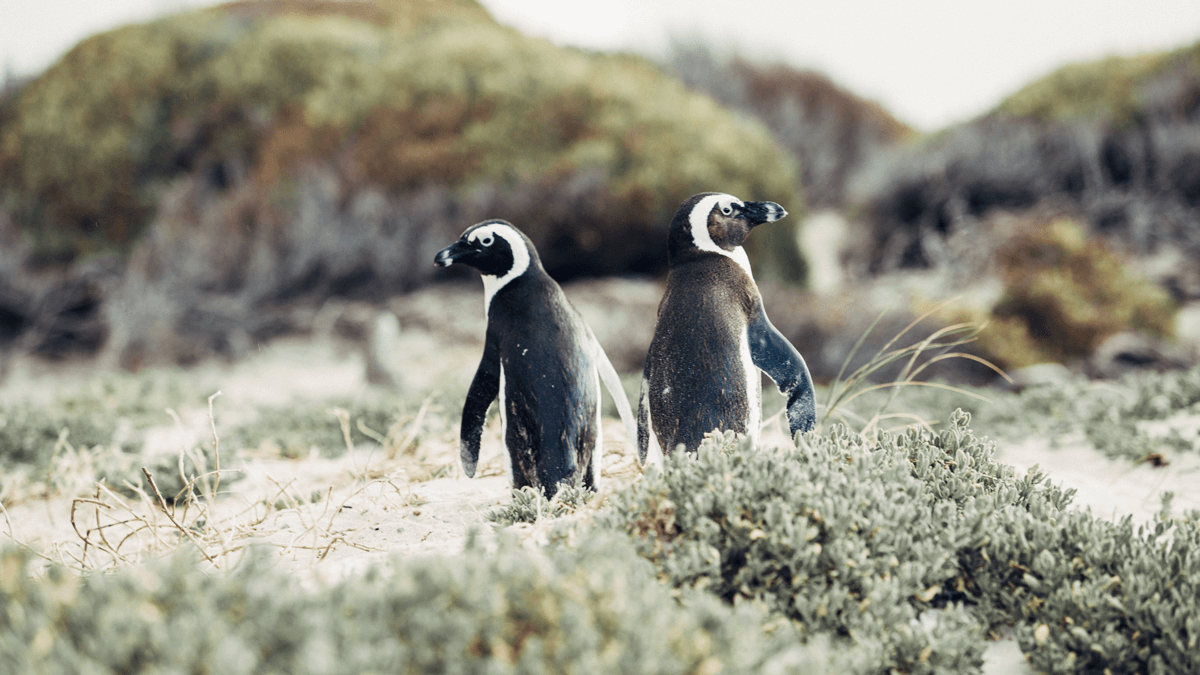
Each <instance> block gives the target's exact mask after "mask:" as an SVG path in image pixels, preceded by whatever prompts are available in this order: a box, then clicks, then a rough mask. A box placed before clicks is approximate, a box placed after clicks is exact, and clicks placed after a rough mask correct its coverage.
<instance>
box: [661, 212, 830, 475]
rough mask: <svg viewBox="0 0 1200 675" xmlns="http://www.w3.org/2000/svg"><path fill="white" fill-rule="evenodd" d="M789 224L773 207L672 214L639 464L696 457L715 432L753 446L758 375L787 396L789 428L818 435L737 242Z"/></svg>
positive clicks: (798, 366)
mask: <svg viewBox="0 0 1200 675" xmlns="http://www.w3.org/2000/svg"><path fill="white" fill-rule="evenodd" d="M786 215H787V211H784V210H783V207H781V206H780V205H778V204H776V203H774V202H743V201H742V200H740V199H738V198H737V197H734V196H732V195H727V194H720V193H714V192H705V193H701V194H698V195H693V196H692V197H690V198H688V199H687V200H686V201H684V202H683V204H682V205H680V207H679V210H678V211H676V212H675V217H674V218H673V219H672V220H671V227H670V233H669V235H668V240H667V286H666V290H665V292H664V293H663V297H662V300H661V301H660V302H659V305H658V319H657V322H656V324H655V327H654V338H653V339H652V340H651V342H650V350H649V353H648V354H647V355H646V367H645V371H644V372H643V375H642V390H641V396H640V398H639V401H638V459H639V460H640V461H641V462H642V463H643V464H645V463H646V462H647V461H650V462H661V459H662V456H663V453H664V451H665V452H666V453H670V452H672V451H673V450H675V449H676V448H677V447H678V446H681V445H682V446H683V447H684V448H686V450H687V451H688V452H695V451H696V449H697V448H698V447H699V445H700V441H701V440H702V439H703V438H704V435H705V434H707V433H708V432H710V431H713V430H714V429H720V430H728V431H736V432H739V433H744V434H747V435H749V436H750V437H751V439H752V440H753V442H754V443H755V444H757V442H758V434H759V426H760V425H761V424H762V381H761V376H760V375H759V371H760V370H761V371H763V372H765V373H766V374H767V375H768V376H770V378H771V379H772V380H774V382H775V384H776V385H777V386H778V387H779V391H780V392H782V393H783V394H784V395H785V396H787V418H788V427H789V428H790V429H791V432H792V434H793V435H794V434H795V433H796V432H797V431H804V432H807V431H811V430H812V429H813V427H814V426H816V418H817V413H816V396H815V392H814V391H813V382H812V376H811V375H810V374H809V372H808V365H807V364H805V362H804V357H802V356H801V355H800V352H798V351H797V350H796V348H795V347H794V346H792V343H791V342H788V340H787V338H785V337H784V336H783V335H782V334H781V333H780V332H779V330H778V329H776V328H775V326H773V325H772V324H771V320H770V319H768V318H767V313H766V311H765V310H764V309H763V303H762V296H761V295H760V294H759V292H758V286H757V285H756V284H755V283H754V274H753V272H751V270H750V259H749V258H748V257H747V255H746V251H745V249H743V248H742V247H741V243H742V242H743V241H744V240H745V238H746V236H747V235H748V234H749V233H750V230H751V229H753V228H754V227H757V226H758V225H762V224H763V223H770V222H774V221H776V220H779V219H780V218H783V217H784V216H786Z"/></svg>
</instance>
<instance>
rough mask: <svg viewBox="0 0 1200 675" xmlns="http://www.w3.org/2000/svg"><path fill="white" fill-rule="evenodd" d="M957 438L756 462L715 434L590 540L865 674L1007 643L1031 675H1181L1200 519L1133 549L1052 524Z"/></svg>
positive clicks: (1042, 494)
mask: <svg viewBox="0 0 1200 675" xmlns="http://www.w3.org/2000/svg"><path fill="white" fill-rule="evenodd" d="M969 420H970V416H969V415H967V414H965V413H961V412H959V413H956V414H955V415H954V416H952V418H951V420H950V422H951V423H950V425H949V427H948V428H946V429H944V430H943V431H941V432H940V433H938V434H936V435H935V434H931V433H928V432H922V431H918V430H916V429H910V430H908V431H905V432H904V433H901V434H886V433H885V434H879V435H878V436H877V437H875V438H873V439H871V440H867V439H864V438H862V437H861V436H857V435H852V434H849V433H847V432H846V431H845V430H844V428H841V427H835V428H834V430H833V431H831V433H829V434H828V435H826V436H815V437H801V438H799V439H798V440H797V443H796V444H795V446H794V447H786V448H777V449H759V450H757V451H752V450H751V448H750V447H749V445H748V443H747V442H746V441H745V440H742V439H739V438H737V437H735V436H733V435H717V436H715V437H713V438H710V439H709V440H707V441H706V442H705V443H704V444H703V445H702V446H701V448H700V450H699V453H698V454H697V455H696V456H694V457H689V456H683V455H680V456H676V457H672V458H669V459H668V460H667V462H666V465H665V469H664V470H663V471H661V472H657V471H652V472H650V473H649V474H648V475H647V477H646V479H645V480H644V481H642V482H640V483H637V484H635V485H633V486H631V487H630V488H628V489H627V490H625V491H624V492H622V493H620V494H618V495H617V496H615V497H614V498H613V499H612V500H611V502H610V503H611V506H610V507H609V508H607V509H606V510H605V511H604V512H602V514H601V515H600V516H599V517H598V523H599V524H600V526H602V527H606V528H612V529H616V530H618V531H622V532H625V533H627V534H628V535H630V536H631V537H632V539H633V541H634V542H635V546H636V547H637V551H638V553H639V554H640V555H642V556H643V557H645V558H647V559H648V560H650V561H651V562H653V563H654V565H655V567H656V568H657V569H658V572H659V575H660V577H661V578H663V579H664V580H665V581H666V582H667V583H669V584H671V585H673V586H677V587H685V588H695V589H704V590H706V591H708V592H711V593H713V594H715V595H717V596H718V597H721V598H723V599H725V600H727V601H739V600H753V601H757V602H761V603H764V604H765V605H766V606H767V607H769V608H770V609H771V611H772V612H774V613H776V614H779V615H782V616H786V617H788V618H790V619H793V620H795V621H796V622H798V623H799V627H800V630H801V634H802V635H803V636H805V637H806V638H810V639H811V638H812V637H814V636H824V637H826V638H827V639H830V640H832V641H833V643H834V645H835V646H845V647H851V646H852V647H854V648H856V649H857V650H860V653H861V654H863V655H864V658H865V659H866V663H865V665H864V670H863V671H862V672H872V673H884V672H927V673H958V672H964V671H972V670H975V669H977V668H978V667H979V665H980V662H981V659H982V650H983V641H982V639H981V637H982V634H983V633H984V632H993V631H996V630H999V629H1000V628H1002V627H1004V626H1007V625H1015V627H1016V628H1015V629H1016V633H1017V636H1018V638H1019V640H1020V641H1021V646H1022V648H1023V649H1024V650H1025V651H1026V653H1027V654H1028V656H1029V658H1030V660H1031V661H1032V662H1033V664H1034V666H1035V667H1036V668H1038V669H1040V670H1045V671H1053V672H1077V673H1085V672H1101V671H1102V670H1103V669H1104V668H1108V669H1110V670H1111V671H1112V672H1195V671H1196V669H1197V668H1198V667H1200V650H1197V649H1196V644H1197V640H1200V621H1197V620H1196V619H1195V618H1193V617H1195V616H1197V615H1198V614H1200V613H1198V612H1197V609H1200V607H1198V605H1200V601H1198V599H1197V598H1198V597H1200V596H1198V595H1197V593H1196V590H1197V588H1198V585H1200V557H1197V556H1195V555H1193V554H1191V553H1188V551H1189V550H1190V549H1189V548H1188V546H1194V543H1195V542H1196V541H1197V537H1200V522H1198V519H1197V514H1189V515H1187V516H1185V517H1183V518H1181V519H1177V520H1170V519H1167V518H1166V517H1165V515H1164V516H1163V518H1162V519H1160V522H1159V524H1158V525H1156V526H1155V527H1154V528H1153V529H1152V530H1136V531H1135V528H1134V527H1133V526H1132V524H1131V522H1130V521H1129V520H1128V519H1127V520H1124V521H1121V522H1119V523H1115V524H1114V523H1111V522H1108V521H1105V520H1102V519H1097V518H1095V517H1093V516H1092V515H1090V514H1089V513H1083V512H1079V511H1075V510H1068V506H1069V504H1070V501H1071V497H1072V494H1073V491H1071V490H1063V489H1061V488H1058V487H1056V486H1053V485H1050V484H1048V483H1046V481H1045V477H1044V475H1041V474H1039V473H1037V472H1036V471H1034V472H1031V473H1030V474H1028V475H1026V476H1024V477H1017V475H1016V473H1015V470H1014V469H1013V468H1012V467H1010V466H1007V465H1004V464H1001V463H998V462H996V461H995V460H994V459H993V458H992V455H993V451H994V447H993V446H992V444H991V443H986V442H983V441H980V440H979V439H978V438H976V437H975V435H974V434H973V433H972V431H971V429H970V427H969ZM1168 532H1170V533H1171V535H1169V536H1166V535H1167V533H1168ZM1043 626H1046V627H1043ZM1163 668H1166V670H1165V671H1164V670H1163Z"/></svg>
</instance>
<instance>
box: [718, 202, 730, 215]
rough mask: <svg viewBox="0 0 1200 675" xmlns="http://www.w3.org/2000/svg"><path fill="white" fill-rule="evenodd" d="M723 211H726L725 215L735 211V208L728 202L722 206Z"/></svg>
mask: <svg viewBox="0 0 1200 675" xmlns="http://www.w3.org/2000/svg"><path fill="white" fill-rule="evenodd" d="M721 213H724V214H725V215H729V214H731V213H733V209H732V208H731V207H730V206H729V205H728V204H726V205H724V206H722V207H721Z"/></svg>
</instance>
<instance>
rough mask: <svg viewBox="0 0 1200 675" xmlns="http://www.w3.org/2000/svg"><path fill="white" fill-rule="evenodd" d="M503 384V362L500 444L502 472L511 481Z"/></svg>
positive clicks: (502, 371) (501, 373) (501, 369)
mask: <svg viewBox="0 0 1200 675" xmlns="http://www.w3.org/2000/svg"><path fill="white" fill-rule="evenodd" d="M506 393H507V392H506V391H505V384H504V364H503V363H501V364H500V445H501V447H502V451H501V453H500V454H501V455H503V457H504V459H503V461H504V473H506V474H508V479H509V481H510V482H511V481H512V477H513V470H512V453H511V452H509V450H508V401H507V398H508V397H507V396H506Z"/></svg>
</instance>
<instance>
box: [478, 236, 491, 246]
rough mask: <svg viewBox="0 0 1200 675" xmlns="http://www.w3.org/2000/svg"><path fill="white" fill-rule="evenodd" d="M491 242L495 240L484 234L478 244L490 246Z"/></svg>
mask: <svg viewBox="0 0 1200 675" xmlns="http://www.w3.org/2000/svg"><path fill="white" fill-rule="evenodd" d="M493 241H495V239H493V238H492V235H490V234H485V235H483V236H482V237H480V238H479V243H481V244H483V245H484V246H491V245H492V242H493Z"/></svg>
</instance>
